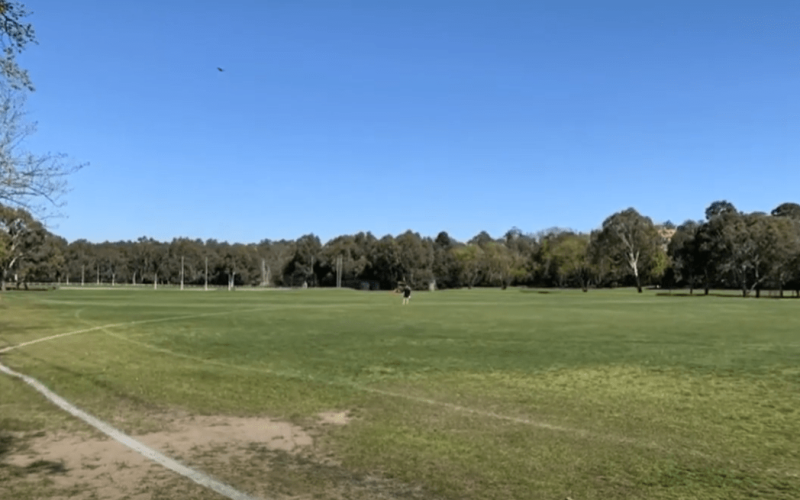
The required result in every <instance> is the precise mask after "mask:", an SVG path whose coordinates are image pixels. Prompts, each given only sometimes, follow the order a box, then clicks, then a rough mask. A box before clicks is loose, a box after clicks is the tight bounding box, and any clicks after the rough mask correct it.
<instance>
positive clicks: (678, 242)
mask: <svg viewBox="0 0 800 500" xmlns="http://www.w3.org/2000/svg"><path fill="white" fill-rule="evenodd" d="M700 225H701V223H700V222H697V221H693V220H687V221H685V222H684V223H683V224H681V225H679V226H678V227H677V229H676V230H675V234H673V235H672V238H671V239H670V241H669V243H668V244H667V254H668V255H669V256H670V258H671V259H672V264H673V268H674V270H675V273H676V274H677V277H678V279H679V280H680V281H681V282H683V283H685V284H686V285H688V286H689V294H690V295H691V294H693V293H694V286H695V282H696V279H697V276H698V273H699V272H700V270H699V255H698V251H699V249H698V240H697V232H698V230H699V229H700Z"/></svg>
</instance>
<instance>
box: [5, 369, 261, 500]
mask: <svg viewBox="0 0 800 500" xmlns="http://www.w3.org/2000/svg"><path fill="white" fill-rule="evenodd" d="M0 371H2V372H4V373H6V374H8V375H11V376H12V377H17V378H19V379H22V380H23V381H25V383H27V384H28V385H30V386H32V387H33V388H34V389H36V390H37V391H39V392H40V393H42V395H44V397H46V398H47V399H48V400H49V401H51V402H52V403H53V404H55V405H56V406H58V407H59V408H61V409H62V410H64V411H66V412H67V413H69V414H70V415H72V416H74V417H77V418H79V419H81V420H83V421H84V422H86V423H87V424H89V425H91V426H92V427H94V428H95V429H97V430H99V431H100V432H102V433H103V434H105V435H107V436H109V437H111V438H112V439H114V440H116V441H117V442H119V443H122V444H123V445H125V446H127V447H128V448H130V449H132V450H134V451H136V452H138V453H139V454H141V455H143V456H145V457H147V458H149V459H150V460H152V461H154V462H156V463H158V464H160V465H162V466H164V467H166V468H167V469H169V470H171V471H173V472H177V473H178V474H180V475H182V476H185V477H187V478H189V479H191V480H192V481H194V482H195V483H197V484H199V485H201V486H205V487H206V488H209V489H211V490H214V491H216V492H217V493H219V494H220V495H222V496H225V497H227V498H230V499H231V500H258V499H256V498H255V497H252V496H250V495H247V494H245V493H242V492H240V491H238V490H235V489H233V488H231V487H230V486H228V485H227V484H225V483H221V482H219V481H217V480H216V479H214V478H212V477H210V476H207V475H205V474H203V473H202V472H200V471H196V470H194V469H192V468H190V467H187V466H185V465H183V464H182V463H180V462H177V461H175V460H173V459H171V458H169V457H168V456H166V455H163V454H161V453H159V452H158V451H156V450H154V449H152V448H150V447H148V446H146V445H144V444H142V443H140V442H139V441H137V440H135V439H133V438H132V437H130V436H128V435H127V434H125V433H123V432H122V431H119V430H117V429H115V428H114V427H111V426H110V425H108V424H107V423H105V422H103V421H102V420H100V419H98V418H96V417H93V416H92V415H89V414H88V413H86V412H84V411H82V410H80V409H78V408H76V407H75V406H73V405H72V404H70V403H69V402H68V401H67V400H65V399H64V398H62V397H60V396H59V395H58V394H55V393H54V392H52V391H51V390H50V389H48V388H47V387H45V386H44V385H42V384H41V383H40V382H39V381H38V380H36V379H34V378H31V377H28V376H27V375H23V374H21V373H17V372H15V371H13V370H12V369H10V368H8V367H7V366H5V365H3V364H2V363H0Z"/></svg>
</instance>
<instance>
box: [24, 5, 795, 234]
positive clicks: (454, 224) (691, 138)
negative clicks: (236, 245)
mask: <svg viewBox="0 0 800 500" xmlns="http://www.w3.org/2000/svg"><path fill="white" fill-rule="evenodd" d="M24 3H25V5H26V6H27V7H28V8H29V10H31V11H33V15H32V16H31V17H30V18H29V20H30V22H32V23H33V24H34V26H35V28H36V31H37V37H38V40H39V44H38V45H36V46H31V47H30V48H29V49H28V50H26V52H25V53H24V54H23V55H22V56H20V63H21V65H22V66H23V67H26V68H27V69H28V70H29V71H30V73H31V77H32V79H33V81H34V84H35V85H36V87H37V90H36V92H34V93H33V94H32V95H31V96H30V98H29V100H28V109H29V112H30V116H31V117H32V118H33V119H34V120H36V121H37V122H38V125H39V131H38V132H37V134H36V135H35V136H34V137H32V138H31V140H30V141H29V144H28V146H29V147H30V148H31V149H33V150H35V151H59V152H64V153H67V154H69V155H70V157H71V158H73V159H74V160H75V161H77V162H89V163H90V165H89V166H88V167H86V168H84V169H83V170H82V171H80V172H79V173H77V174H76V175H74V176H73V177H72V178H71V188H72V191H71V192H70V193H69V195H68V196H67V197H66V201H67V205H66V207H65V208H64V210H63V211H64V214H65V215H66V216H67V217H66V218H63V219H59V220H56V221H54V227H53V230H54V232H56V233H57V234H60V235H62V236H64V237H65V238H67V239H68V240H70V241H72V240H75V239H78V238H86V239H88V240H90V241H95V242H100V241H105V240H112V241H113V240H121V239H136V238H138V237H139V236H145V235H146V236H150V237H154V238H156V239H159V240H171V239H172V238H173V237H181V236H185V237H190V238H202V239H206V238H215V239H218V240H226V241H231V242H234V241H236V242H257V241H260V240H262V239H265V238H269V239H281V238H296V237H298V236H300V235H303V234H307V233H311V232H313V233H315V234H317V235H319V236H320V238H321V239H322V240H323V241H326V240H327V239H329V238H332V237H335V236H337V235H341V234H351V233H355V232H358V231H372V232H373V233H374V234H375V235H377V236H379V237H380V236H382V235H384V234H387V233H391V234H398V233H401V232H403V231H405V230H407V229H412V230H414V231H418V232H420V233H421V234H423V235H429V236H435V235H436V234H437V233H438V232H439V231H442V230H445V231H447V232H448V233H449V234H450V235H451V236H453V237H455V238H457V239H460V240H467V239H469V238H471V237H472V236H474V235H475V234H477V233H478V232H480V231H482V230H486V231H488V232H489V233H490V234H492V235H493V236H500V235H502V234H503V233H504V232H505V231H507V230H508V229H510V228H511V227H513V226H516V227H519V228H520V229H522V230H523V231H526V232H535V231H538V230H541V229H545V228H548V227H552V226H560V227H569V228H574V229H577V230H582V231H588V230H591V229H594V228H596V227H599V226H600V225H601V223H602V221H603V219H605V218H606V217H607V216H608V215H611V214H612V213H614V212H615V211H618V210H622V209H625V208H627V207H630V206H632V207H635V208H636V209H637V210H639V211H640V212H641V213H643V214H645V215H648V216H650V217H651V218H653V220H655V221H656V222H660V221H664V220H667V219H669V220H672V221H674V222H681V221H683V220H685V219H689V218H692V219H699V218H702V217H703V212H704V210H705V208H706V207H707V206H708V205H709V204H710V203H711V202H712V201H715V200H719V199H727V200H729V201H731V202H733V203H734V204H735V205H736V206H737V208H739V209H740V210H745V211H755V210H759V211H766V212H768V211H770V210H771V209H772V208H774V207H775V206H777V205H779V204H780V203H782V202H786V201H794V202H800V190H798V186H799V185H800V168H798V167H799V166H800V140H798V139H800V29H798V26H799V25H800V2H797V1H778V0H775V1H766V2H759V1H755V0H754V1H750V2H736V1H731V0H728V1H724V2H715V1H700V2H697V1H691V2H684V1H673V0H670V1H662V2H641V1H630V2H620V1H614V0H610V1H605V0H604V1H586V2H578V1H570V0H566V1H533V0H525V1H507V0H505V1H504V0H499V1H490V0H481V1H476V0H424V1H417V0H280V1H267V0H247V1H246V0H231V1H228V2H211V1H205V0H163V1H158V2H157V1H139V2H118V1H109V0H74V1H70V2H64V1H60V0H59V1H57V0H25V1H24ZM217 67H221V68H223V69H224V70H225V71H224V72H219V71H218V70H217Z"/></svg>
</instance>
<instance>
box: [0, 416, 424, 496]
mask: <svg viewBox="0 0 800 500" xmlns="http://www.w3.org/2000/svg"><path fill="white" fill-rule="evenodd" d="M148 420H149V421H150V423H149V425H147V426H143V427H140V426H139V425H137V424H134V425H135V427H136V428H140V429H142V431H141V432H140V433H138V434H134V436H133V437H134V438H135V439H137V440H138V441H140V442H142V443H144V444H146V445H147V446H149V447H151V448H153V449H156V450H158V451H160V452H162V453H164V454H165V455H167V456H169V457H171V458H174V459H176V460H178V461H180V462H182V463H184V464H186V465H188V466H189V467H192V468H194V469H196V470H199V471H201V472H203V473H205V474H207V475H209V476H211V477H214V478H215V479H217V480H220V481H222V482H224V483H227V484H229V485H231V486H232V487H234V488H236V489H238V490H239V491H242V492H245V493H247V494H250V495H253V496H255V497H257V498H292V499H293V500H310V499H331V500H342V499H345V498H347V499H353V500H355V499H363V500H367V499H370V500H373V499H393V498H405V499H429V498H431V497H430V496H429V495H428V494H426V492H425V491H424V489H423V488H421V487H420V486H419V485H410V484H406V483H403V482H400V481H396V480H392V479H387V478H381V477H379V476H376V475H373V474H365V473H363V472H357V471H353V470H350V469H348V468H347V467H346V466H344V465H343V464H342V463H341V462H340V461H339V460H337V459H336V457H335V456H334V455H333V454H332V453H330V450H327V451H326V450H324V449H322V448H324V446H322V447H320V446H321V445H318V444H317V443H316V442H315V440H316V438H320V437H322V436H324V435H325V434H326V433H327V431H326V429H331V428H332V427H334V426H342V425H345V424H347V423H348V422H350V421H351V416H350V413H349V412H346V411H342V412H337V411H331V412H325V413H321V414H318V415H317V418H316V421H315V423H311V424H310V425H309V428H308V430H305V429H303V428H301V427H299V426H297V425H293V424H290V423H287V422H281V421H276V420H271V419H268V418H241V417H226V416H186V415H181V416H175V415H172V416H171V417H170V416H168V415H158V416H153V415H151V418H148ZM155 422H161V423H160V424H155ZM129 423H132V422H129ZM156 427H157V428H158V429H159V430H156V431H153V430H152V429H154V428H156ZM145 429H147V430H145ZM323 441H324V440H323ZM0 444H2V447H1V448H0V450H1V451H2V453H0V490H3V491H8V492H9V494H10V497H9V498H49V499H55V500H62V499H64V500H65V499H68V498H69V499H76V500H94V499H99V498H102V499H126V500H153V499H165V498H192V499H201V500H203V499H208V500H211V499H214V500H219V499H220V498H221V497H220V496H218V495H217V494H216V493H213V492H212V491H210V490H208V489H205V488H203V487H202V486H199V485H197V484H195V483H194V482H192V481H191V480H189V479H186V478H183V477H182V476H179V475H178V474H175V473H173V472H172V471H169V470H167V469H165V468H163V467H161V466H160V465H158V464H155V463H154V462H151V461H150V460H149V459H147V458H145V457H144V456H142V455H140V454H139V453H137V452H135V451H133V450H131V449H129V448H127V447H126V446H124V445H122V444H120V443H118V442H116V441H115V440H113V439H110V438H107V437H105V436H104V435H101V434H98V433H89V432H84V433H69V432H65V431H60V432H57V433H50V434H46V433H44V432H39V433H27V434H25V433H15V434H14V435H13V436H12V435H6V436H5V438H4V439H3V440H0ZM4 498H5V497H4Z"/></svg>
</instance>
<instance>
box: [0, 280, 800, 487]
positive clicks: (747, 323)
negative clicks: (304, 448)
mask: <svg viewBox="0 0 800 500" xmlns="http://www.w3.org/2000/svg"><path fill="white" fill-rule="evenodd" d="M798 308H800V301H795V300H766V299H764V300H752V299H750V300H744V299H733V298H727V297H677V296H672V297H661V296H655V295H653V294H643V295H639V294H636V293H635V292H632V291H630V290H614V291H599V292H598V291H592V292H589V293H587V294H583V293H580V292H571V291H554V292H553V293H547V294H542V293H536V291H527V290H526V291H520V290H505V291H500V290H469V291H467V290H463V291H452V292H437V293H427V294H425V293H418V294H414V296H413V298H412V303H411V305H409V306H406V307H403V306H401V305H400V298H399V297H397V296H395V295H393V294H389V293H364V292H352V291H343V290H320V291H317V290H306V291H292V292H244V291H239V292H233V293H227V292H208V293H203V292H198V291H186V292H179V291H168V290H164V291H162V290H159V291H155V292H154V291H152V290H126V291H119V290H116V291H104V290H91V291H89V290H80V291H67V290H63V291H59V292H50V293H36V294H24V293H18V294H7V295H5V296H3V298H2V302H0V348H2V346H3V345H13V344H17V343H20V342H24V341H28V340H32V339H35V338H40V337H44V336H47V335H52V334H57V333H63V332H68V331H74V330H81V329H87V328H90V327H96V326H100V325H109V324H113V325H115V326H111V327H108V328H105V329H98V330H93V331H89V332H85V333H81V334H77V335H74V336H69V337H62V338H59V339H56V340H53V341H49V342H43V343H39V344H34V345H30V346H27V347H24V348H22V349H19V350H15V351H11V352H9V353H7V354H5V355H3V357H2V360H3V362H4V363H6V364H8V365H9V366H11V367H12V368H14V369H17V370H20V371H22V372H24V373H27V374H30V375H32V376H34V377H37V378H38V379H39V380H41V381H42V382H44V383H45V384H46V385H48V386H49V387H50V388H51V389H53V390H54V391H56V392H57V393H59V394H61V395H63V396H64V397H66V398H67V399H69V400H71V401H73V402H75V403H76V404H78V405H79V406H81V407H83V408H85V409H87V410H89V411H90V412H92V413H94V414H97V415H99V416H101V417H102V418H106V419H109V420H114V421H118V420H120V419H121V418H122V417H124V422H121V423H120V424H119V425H120V427H123V429H125V430H128V431H131V432H139V431H146V430H149V429H151V428H153V426H156V425H157V423H155V421H154V419H153V418H152V415H154V414H156V413H159V412H163V411H165V410H166V411H171V410H180V411H186V412H190V413H199V414H233V415H259V414H263V415H270V416H273V417H278V418H285V419H290V420H293V421H295V422H297V423H301V424H303V423H308V422H311V421H312V420H313V418H314V415H315V414H316V413H317V412H320V411H323V410H351V412H352V413H353V414H354V415H355V416H356V419H355V420H354V421H353V422H352V423H351V424H349V425H348V426H345V427H343V428H339V429H336V430H334V431H331V432H330V433H328V434H327V435H325V436H324V438H323V439H322V444H323V445H324V446H325V447H326V449H328V450H330V451H333V452H335V454H336V456H337V457H338V459H339V460H341V463H342V466H341V467H342V468H343V469H341V470H340V469H337V471H338V472H337V473H336V474H337V477H339V476H342V477H373V476H374V477H382V478H384V479H385V480H388V481H399V482H400V483H402V484H409V485H416V486H419V487H420V488H421V489H420V490H416V489H415V490H414V491H424V492H426V493H425V494H428V495H431V496H436V497H441V498H475V499H479V498H480V499H484V498H497V499H500V498H503V499H506V498H554V499H555V498H565V497H567V496H569V497H571V498H573V499H575V500H579V499H613V498H657V499H658V498H663V499H677V498H720V499H722V498H734V499H735V498H775V499H796V498H800V453H799V452H798V450H800V442H799V441H800V439H799V438H798V437H797V436H798V431H800V424H799V423H798V422H800V390H799V389H800V365H799V364H798V361H799V360H800V356H799V355H800V333H798V332H800V328H799V327H800V314H798ZM131 322H133V323H131ZM9 387H11V389H8V388H9ZM0 388H2V389H3V393H2V394H3V398H2V401H0V429H2V428H3V427H2V426H5V428H7V429H10V428H15V426H16V427H20V426H23V424H22V423H21V422H25V424H24V425H27V426H29V427H34V428H35V427H47V426H53V425H65V424H64V422H63V417H60V416H58V413H57V412H55V411H50V410H43V407H46V406H47V405H46V404H45V403H42V402H41V400H40V398H39V397H38V396H36V395H35V394H32V393H31V391H30V390H29V389H28V388H26V387H21V386H20V384H16V383H15V382H14V381H9V380H8V379H0ZM7 390H9V391H10V392H6V391H7ZM6 394H9V396H10V397H8V398H7V397H6ZM7 401H12V402H10V403H8V402H7ZM41 415H51V416H50V417H41ZM28 417H30V418H28ZM34 418H39V419H40V420H31V419H34ZM31 422H35V423H31ZM220 474H221V475H222V477H225V476H226V475H227V473H226V472H225V471H220ZM328 476H330V474H329V475H328ZM328 476H326V479H325V481H330V477H328ZM229 477H230V480H231V482H233V483H234V484H235V481H236V480H237V479H236V475H235V474H233V475H230V476H229ZM302 477H304V478H305V477H306V476H302ZM304 481H305V480H304ZM321 481H322V479H321ZM400 483H398V484H400ZM320 484H323V483H322V482H321V483H320ZM324 484H328V483H324ZM392 484H395V483H392ZM284 486H285V485H284ZM416 486H415V487H416Z"/></svg>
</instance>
